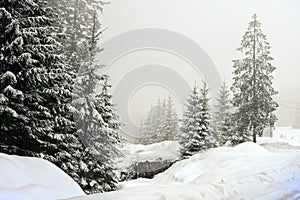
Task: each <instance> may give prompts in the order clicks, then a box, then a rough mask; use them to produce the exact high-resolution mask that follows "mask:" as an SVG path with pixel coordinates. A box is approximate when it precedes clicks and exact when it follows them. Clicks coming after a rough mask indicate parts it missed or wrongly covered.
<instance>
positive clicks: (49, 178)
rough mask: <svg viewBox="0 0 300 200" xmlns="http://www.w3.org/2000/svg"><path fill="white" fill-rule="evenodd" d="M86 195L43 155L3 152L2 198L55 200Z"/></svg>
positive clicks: (0, 156) (0, 172)
mask: <svg viewBox="0 0 300 200" xmlns="http://www.w3.org/2000/svg"><path fill="white" fill-rule="evenodd" d="M79 195H85V194H84V192H83V191H82V190H81V188H80V187H79V185H77V183H76V182H75V181H73V179H72V178H71V177H69V176H68V175H67V174H65V173H64V172H63V171H62V170H60V169H59V168H58V167H56V166H55V165H53V164H51V163H50V162H48V161H45V160H42V159H39V158H29V157H19V156H10V155H6V154H3V153H0V199H1V200H53V199H63V198H69V197H74V196H79Z"/></svg>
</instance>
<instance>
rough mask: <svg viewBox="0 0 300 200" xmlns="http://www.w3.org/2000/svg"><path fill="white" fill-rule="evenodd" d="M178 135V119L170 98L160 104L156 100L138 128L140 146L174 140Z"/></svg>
mask: <svg viewBox="0 0 300 200" xmlns="http://www.w3.org/2000/svg"><path fill="white" fill-rule="evenodd" d="M177 133H178V118H177V114H176V111H175V109H174V106H173V102H172V98H171V97H169V98H168V101H166V99H164V100H163V101H162V102H161V100H160V99H158V101H157V103H156V105H154V106H152V107H151V109H150V111H149V112H148V113H147V116H146V117H145V119H142V120H141V123H140V127H139V134H140V140H139V142H140V143H142V144H152V143H157V142H161V141H165V140H174V139H175V136H176V135H177Z"/></svg>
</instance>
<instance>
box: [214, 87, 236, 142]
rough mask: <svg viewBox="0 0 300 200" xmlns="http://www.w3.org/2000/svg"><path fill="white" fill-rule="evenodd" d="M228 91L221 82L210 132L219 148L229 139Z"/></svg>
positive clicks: (230, 107)
mask: <svg viewBox="0 0 300 200" xmlns="http://www.w3.org/2000/svg"><path fill="white" fill-rule="evenodd" d="M229 95H230V91H229V89H228V88H227V86H226V83H225V82H223V85H222V86H221V88H220V91H219V96H218V98H217V103H216V105H215V111H214V116H213V122H212V131H213V134H214V136H215V138H216V139H217V141H218V144H219V145H220V146H222V145H224V144H225V143H226V142H227V141H228V140H229V139H230V128H231V126H230V120H231V110H232V105H231V102H230V96H229Z"/></svg>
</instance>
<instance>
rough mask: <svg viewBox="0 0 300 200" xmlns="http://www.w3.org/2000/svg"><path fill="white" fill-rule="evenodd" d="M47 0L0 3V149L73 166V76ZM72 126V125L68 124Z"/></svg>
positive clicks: (74, 141) (76, 146)
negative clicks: (56, 32)
mask: <svg viewBox="0 0 300 200" xmlns="http://www.w3.org/2000/svg"><path fill="white" fill-rule="evenodd" d="M46 3H47V2H46V1H28V0H21V1H1V2H0V8H1V16H0V17H1V21H2V23H1V41H0V45H1V50H0V51H1V52H0V55H1V56H0V57H1V60H0V65H1V68H0V79H1V89H0V90H1V91H0V93H1V94H0V96H1V99H2V101H1V107H0V115H1V119H4V120H1V150H2V151H3V152H6V153H10V154H11V153H13V154H18V155H26V156H40V157H44V158H46V159H48V160H50V161H52V162H54V163H55V164H57V165H58V166H60V167H62V165H63V164H68V165H73V164H74V163H73V162H74V161H73V159H72V156H71V155H78V154H79V152H80V149H79V148H78V146H79V145H80V144H79V141H78V140H76V137H75V136H74V135H73V132H74V130H73V129H72V126H71V124H73V122H72V121H71V120H70V112H69V107H70V104H68V103H67V102H69V101H70V100H71V84H72V74H70V73H69V72H68V71H69V66H68V65H66V64H65V62H64V56H63V55H62V54H61V46H62V45H61V44H60V43H59V42H57V40H56V39H57V37H56V34H55V26H53V24H54V20H53V18H52V16H53V14H54V13H53V11H52V10H51V9H50V8H49V7H47V4H46ZM73 127H74V126H73Z"/></svg>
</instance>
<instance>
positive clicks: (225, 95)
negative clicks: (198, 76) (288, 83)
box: [180, 15, 278, 157]
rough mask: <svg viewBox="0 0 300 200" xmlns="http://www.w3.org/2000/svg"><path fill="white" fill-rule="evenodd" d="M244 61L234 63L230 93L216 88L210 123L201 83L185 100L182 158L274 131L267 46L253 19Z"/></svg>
mask: <svg viewBox="0 0 300 200" xmlns="http://www.w3.org/2000/svg"><path fill="white" fill-rule="evenodd" d="M237 50H238V51H240V52H241V53H243V54H244V56H245V57H244V58H243V59H240V60H234V61H233V63H234V66H233V68H234V71H233V75H234V77H233V84H232V86H231V87H230V90H231V91H232V96H233V97H232V99H231V98H230V96H231V95H230V90H229V89H228V87H226V85H225V83H224V84H223V86H222V87H221V89H220V93H219V97H218V99H217V105H216V106H215V111H214V114H213V120H211V122H212V124H210V123H209V122H210V120H209V119H210V117H209V113H210V112H209V106H208V101H209V99H208V97H207V95H208V90H207V88H206V84H205V83H204V84H203V85H204V86H203V88H201V90H200V92H198V91H197V87H196V86H195V88H194V90H193V92H192V94H191V95H190V97H189V99H188V100H187V110H186V112H185V114H184V119H183V127H182V135H181V139H180V141H181V144H182V156H183V157H189V156H191V155H193V154H195V153H197V152H199V151H202V150H206V149H208V148H212V147H214V146H216V145H224V144H227V145H237V144H240V143H242V142H246V141H251V140H252V141H253V142H256V138H257V136H261V135H262V134H263V131H264V129H265V128H266V127H270V128H271V129H272V128H274V123H275V122H276V120H277V118H276V116H275V115H274V111H275V110H276V108H277V107H278V104H277V103H276V102H275V101H274V99H273V96H274V95H276V94H277V92H276V91H275V90H274V88H273V87H272V81H273V76H272V72H273V71H274V70H275V67H274V66H273V65H272V64H271V61H272V60H273V58H272V57H270V55H269V54H270V45H269V43H268V42H267V41H266V36H265V35H264V34H263V33H262V31H261V24H260V22H258V20H257V16H256V15H254V16H253V20H252V21H251V22H250V23H249V26H248V29H247V31H246V33H245V35H244V36H243V39H242V42H241V47H240V48H238V49H237Z"/></svg>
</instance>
